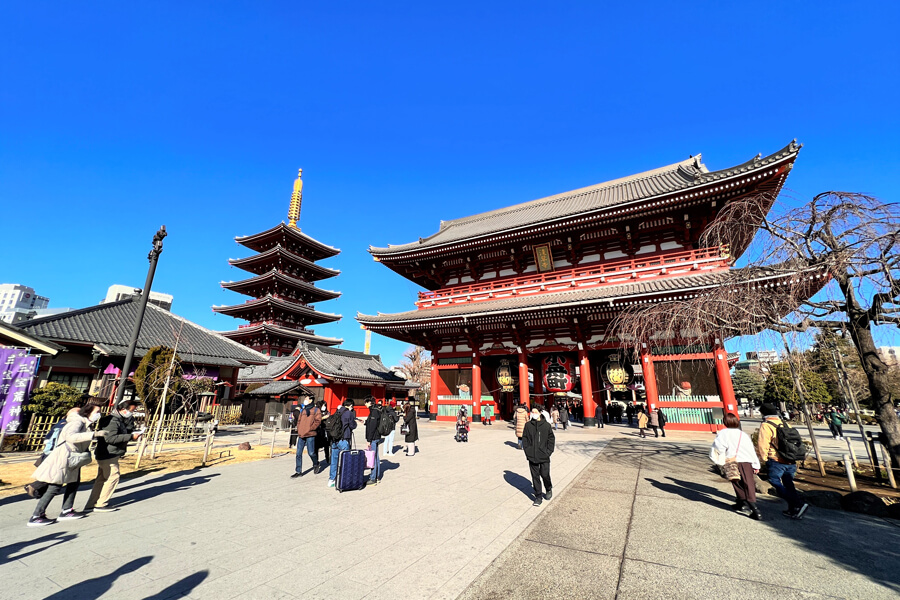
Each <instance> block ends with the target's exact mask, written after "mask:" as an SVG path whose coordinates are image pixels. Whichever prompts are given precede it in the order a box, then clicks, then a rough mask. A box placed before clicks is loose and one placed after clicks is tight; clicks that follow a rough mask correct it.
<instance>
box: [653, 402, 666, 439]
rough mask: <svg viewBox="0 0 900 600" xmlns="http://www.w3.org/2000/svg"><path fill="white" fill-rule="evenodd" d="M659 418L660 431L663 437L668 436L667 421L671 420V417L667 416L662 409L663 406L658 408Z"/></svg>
mask: <svg viewBox="0 0 900 600" xmlns="http://www.w3.org/2000/svg"><path fill="white" fill-rule="evenodd" d="M656 414H657V415H658V416H657V419H658V420H659V431H660V432H661V433H662V436H663V437H666V423H668V422H669V418H668V417H667V416H666V413H664V412H663V411H662V409H661V408H657V409H656Z"/></svg>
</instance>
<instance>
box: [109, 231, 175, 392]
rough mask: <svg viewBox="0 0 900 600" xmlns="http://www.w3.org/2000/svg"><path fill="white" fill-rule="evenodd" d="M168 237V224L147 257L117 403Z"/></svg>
mask: <svg viewBox="0 0 900 600" xmlns="http://www.w3.org/2000/svg"><path fill="white" fill-rule="evenodd" d="M165 237H166V226H165V225H163V226H162V227H160V228H159V231H157V232H156V234H154V236H153V249H152V250H150V254H149V255H148V256H147V258H148V259H149V260H150V268H149V269H148V270H147V281H146V282H144V289H143V290H141V305H140V306H139V307H138V313H137V317H136V318H135V319H134V327H132V329H131V343H129V344H128V352H126V353H125V364H124V365H122V372H121V373H120V374H119V382H118V386H117V387H116V404H115V407H116V408H118V407H119V403H120V402H121V401H122V398H123V396H124V395H125V382H126V381H127V380H128V372H129V370H130V369H131V362H132V361H133V360H134V349H135V348H136V347H137V341H138V336H139V335H140V333H141V323H143V322H144V312H145V311H146V310H147V301H148V300H149V299H150V287H151V286H152V285H153V275H154V274H155V273H156V263H157V262H158V261H159V255H160V254H162V251H163V238H165Z"/></svg>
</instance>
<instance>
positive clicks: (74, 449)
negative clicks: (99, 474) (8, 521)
mask: <svg viewBox="0 0 900 600" xmlns="http://www.w3.org/2000/svg"><path fill="white" fill-rule="evenodd" d="M99 420H100V407H99V406H97V405H96V404H85V405H84V406H82V407H81V408H78V409H74V408H73V409H72V410H70V411H69V412H68V414H67V415H66V425H65V427H63V428H62V431H60V433H59V438H57V440H56V446H55V447H54V448H53V452H51V453H50V456H48V457H47V459H46V460H44V461H43V462H42V463H41V464H40V466H39V467H38V468H37V469H35V471H34V474H33V475H32V478H33V479H34V480H35V481H37V482H41V483H45V484H47V489H46V491H45V492H44V495H43V496H41V497H40V499H38V503H37V506H36V507H35V509H34V513H33V514H32V515H31V518H30V519H29V520H28V526H29V527H43V526H46V525H52V524H54V523H56V522H57V520H59V521H70V520H73V519H81V518H84V513H80V512H76V511H75V508H74V506H75V493H76V492H77V491H78V484H79V483H80V481H81V467H83V466H84V465H86V464H88V463H90V462H91V453H90V452H88V448H89V447H90V445H91V440H92V439H94V438H102V437H104V436H105V435H106V432H105V431H103V430H101V431H96V432H94V431H91V430H90V429H88V427H90V426H91V425H92V424H94V423H96V422H97V421H99ZM59 494H63V503H62V512H60V513H59V516H58V517H57V518H56V519H48V518H47V507H48V506H49V505H50V501H51V500H53V498H54V496H58V495H59Z"/></svg>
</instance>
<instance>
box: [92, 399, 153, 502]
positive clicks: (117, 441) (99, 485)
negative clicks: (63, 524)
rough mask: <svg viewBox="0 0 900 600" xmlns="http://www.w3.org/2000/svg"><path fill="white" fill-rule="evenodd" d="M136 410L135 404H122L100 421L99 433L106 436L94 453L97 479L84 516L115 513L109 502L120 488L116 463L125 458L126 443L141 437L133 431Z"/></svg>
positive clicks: (134, 401) (126, 402)
mask: <svg viewBox="0 0 900 600" xmlns="http://www.w3.org/2000/svg"><path fill="white" fill-rule="evenodd" d="M137 406H138V401H137V400H134V399H131V400H123V401H122V403H121V404H120V405H119V409H118V410H114V411H112V413H110V414H109V415H107V416H105V417H103V418H102V419H101V420H100V426H99V431H103V432H105V434H106V437H105V438H101V439H99V440H98V441H97V449H96V450H94V456H95V457H96V459H97V478H96V479H95V480H94V487H93V489H92V490H91V495H90V496H89V497H88V501H87V503H86V504H85V505H84V512H92V511H93V512H98V513H100V512H113V511H115V510H118V509H117V508H116V507H114V506H110V504H109V499H110V498H112V495H113V493H114V492H115V491H116V486H117V485H119V459H120V458H122V457H123V456H125V452H126V451H127V449H128V443H129V442H132V441H136V440H138V439H139V438H140V437H141V433H140V432H135V431H134V409H135V408H136V407H137Z"/></svg>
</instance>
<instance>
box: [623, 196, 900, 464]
mask: <svg viewBox="0 0 900 600" xmlns="http://www.w3.org/2000/svg"><path fill="white" fill-rule="evenodd" d="M771 205H772V198H771V197H770V196H751V197H747V198H743V199H740V200H738V201H735V202H732V203H729V204H728V205H726V206H725V207H724V208H723V210H722V211H721V212H720V214H719V215H718V217H717V218H716V220H715V221H714V222H713V223H712V224H711V225H710V226H709V227H708V228H707V230H706V231H705V232H704V235H703V238H702V239H701V244H702V245H703V246H706V247H711V246H723V247H727V246H728V245H732V246H733V247H736V248H739V249H743V248H745V247H748V246H749V247H750V252H749V256H750V260H749V264H748V265H747V267H745V268H743V269H735V270H732V271H731V272H729V274H728V276H727V277H726V278H725V279H724V280H723V281H722V282H721V284H720V285H718V286H714V287H713V286H711V287H709V288H708V289H706V290H703V291H701V292H696V293H693V294H692V295H690V296H689V297H685V298H680V299H678V300H673V301H670V302H666V303H660V304H649V305H637V306H635V307H632V308H631V309H630V310H627V311H625V312H624V313H622V314H621V315H620V316H619V318H618V319H617V320H616V321H615V322H614V323H613V324H612V328H613V329H614V331H615V333H617V334H618V335H619V336H620V339H623V340H626V339H627V340H629V343H630V344H633V345H635V347H640V345H641V344H642V343H648V342H650V343H652V341H653V340H656V339H683V340H692V341H693V342H694V343H697V342H708V341H710V340H711V339H713V338H720V339H723V340H724V339H725V338H726V337H733V336H739V335H753V334H756V333H758V332H760V331H762V330H765V329H770V330H773V331H777V332H780V333H788V332H805V331H809V330H815V329H820V330H831V331H846V332H847V333H848V334H849V336H850V339H852V341H853V345H854V346H855V348H856V351H857V352H858V353H859V357H860V363H861V366H862V368H863V371H864V372H865V374H866V378H867V380H868V384H869V389H870V391H871V397H872V404H873V405H874V407H875V410H876V413H877V415H878V420H879V423H880V425H881V429H882V431H883V432H884V434H885V436H886V437H887V440H888V443H889V445H890V447H891V449H892V451H893V453H894V454H895V455H898V454H900V419H898V417H897V414H896V412H895V410H894V406H893V402H892V397H891V392H890V378H889V371H888V366H887V365H886V364H885V363H884V362H883V361H882V360H881V358H880V357H879V355H878V353H877V352H876V350H875V341H874V338H873V336H872V328H873V327H875V326H877V325H891V326H897V325H898V324H900V252H898V250H900V248H898V245H900V210H898V205H897V204H889V203H884V202H881V201H879V200H877V199H875V198H873V197H871V196H866V195H863V194H855V193H849V192H825V193H823V194H819V195H818V196H816V197H815V198H814V199H813V200H812V201H811V202H809V203H808V204H806V205H804V206H802V207H801V208H797V209H794V210H789V211H787V212H785V213H783V214H782V215H781V216H777V217H775V218H770V217H769V216H768V215H767V212H768V208H769V207H770V206H771ZM754 231H755V232H757V234H756V237H755V238H754V239H753V241H752V242H750V243H748V242H747V239H748V236H749V234H750V233H751V232H754ZM820 290H821V291H820ZM817 292H820V293H817Z"/></svg>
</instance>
